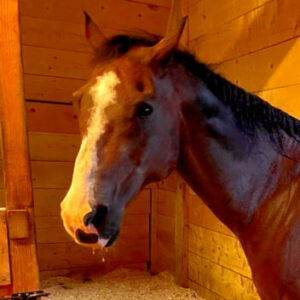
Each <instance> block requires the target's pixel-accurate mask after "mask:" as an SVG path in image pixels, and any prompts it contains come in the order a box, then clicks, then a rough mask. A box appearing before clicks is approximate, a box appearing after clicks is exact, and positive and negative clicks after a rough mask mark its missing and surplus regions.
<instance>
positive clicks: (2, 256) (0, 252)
mask: <svg viewBox="0 0 300 300" xmlns="http://www.w3.org/2000/svg"><path fill="white" fill-rule="evenodd" d="M0 232H1V234H0V261H1V267H0V286H4V285H9V284H10V283H11V278H10V262H9V250H8V247H9V245H8V243H9V240H8V235H7V225H6V211H5V209H4V208H0Z"/></svg>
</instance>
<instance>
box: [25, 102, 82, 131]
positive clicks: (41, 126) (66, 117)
mask: <svg viewBox="0 0 300 300" xmlns="http://www.w3.org/2000/svg"><path fill="white" fill-rule="evenodd" d="M26 111H27V126H28V130H29V131H40V132H56V133H70V134H79V124H78V120H77V115H76V113H75V111H74V109H73V107H72V106H70V105H60V104H49V103H35V102H26ZM53 120H55V122H53Z"/></svg>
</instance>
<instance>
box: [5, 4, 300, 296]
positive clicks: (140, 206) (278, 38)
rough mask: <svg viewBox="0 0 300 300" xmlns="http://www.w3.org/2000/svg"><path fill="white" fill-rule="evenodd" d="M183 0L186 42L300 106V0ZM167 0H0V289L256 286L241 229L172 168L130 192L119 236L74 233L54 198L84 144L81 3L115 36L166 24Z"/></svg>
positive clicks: (169, 290) (95, 292) (229, 71)
mask: <svg viewBox="0 0 300 300" xmlns="http://www.w3.org/2000/svg"><path fill="white" fill-rule="evenodd" d="M176 2H177V3H178V2H179V0H178V1H177V0H175V1H174V3H176ZM181 2H182V3H181V6H182V7H181V14H182V15H187V16H188V19H187V23H186V26H185V29H184V32H183V37H182V39H181V42H180V43H181V46H182V47H184V48H185V49H188V50H189V51H190V52H192V53H193V54H195V56H196V57H197V59H199V60H200V61H201V62H204V63H205V64H207V65H208V66H209V67H210V68H211V69H212V70H214V71H215V72H217V73H219V74H221V75H222V76H224V77H225V78H227V79H228V80H230V81H231V82H233V83H234V84H236V85H238V86H240V87H243V88H244V89H246V90H247V91H249V92H252V93H254V94H257V95H258V96H260V97H261V98H263V99H265V100H266V101H268V102H270V103H271V104H272V105H274V106H276V107H279V108H281V109H282V110H283V111H286V112H288V113H289V114H291V115H292V116H294V117H296V118H300V99H299V95H300V79H299V78H300V76H299V75H300V74H299V71H298V69H299V68H297V66H298V65H300V56H299V49H298V48H299V47H300V43H299V35H300V2H299V1H298V0H285V1H283V0H259V1H257V0H214V1H212V0H183V1H181ZM174 3H173V4H174ZM171 7H172V1H171V0H135V1H133V0H87V1H80V0H74V1H66V0H65V1H59V0H44V1H39V0H20V1H17V0H10V1H5V0H0V19H1V25H2V26H1V28H0V30H1V33H0V41H1V47H0V62H1V64H0V68H1V69H0V92H1V94H0V104H1V106H0V108H1V114H0V118H1V133H2V138H1V140H2V143H1V144H2V151H0V167H1V169H3V177H2V172H1V173H0V297H8V296H10V295H11V294H13V293H14V294H15V293H29V292H37V291H39V290H43V291H44V292H40V293H37V294H36V295H34V296H36V297H39V296H43V293H45V295H46V294H47V293H50V295H49V296H48V298H49V299H74V298H75V297H78V298H79V297H80V298H82V299H207V300H219V299H228V300H234V299H249V300H250V299H261V298H260V297H259V296H258V293H257V291H256V288H255V286H254V283H253V281H252V274H251V270H250V267H249V265H248V262H247V258H246V257H245V254H244V252H243V249H242V247H241V245H240V242H239V241H238V239H237V238H236V236H235V235H234V234H233V233H232V231H230V230H229V229H228V228H227V227H226V226H225V225H224V224H223V223H221V222H220V221H219V220H218V219H217V218H216V217H215V215H214V214H213V213H212V212H211V211H210V209H209V208H208V207H207V206H206V205H205V204H204V202H202V200H201V199H200V198H199V197H198V196H197V195H196V194H195V193H194V192H193V190H192V189H191V188H190V187H189V186H188V185H187V184H186V183H185V182H184V180H183V179H182V178H181V177H180V176H179V175H178V173H176V172H173V173H172V174H171V175H170V176H169V177H168V178H166V179H165V180H163V181H160V182H156V183H151V184H149V185H147V186H146V187H145V188H143V189H142V191H141V192H140V193H139V194H138V196H136V197H135V199H134V200H133V201H132V202H130V204H129V205H128V206H127V207H126V212H125V216H124V219H123V225H122V229H121V234H120V237H119V239H118V241H117V242H116V244H114V245H113V246H112V247H108V248H104V249H98V248H97V249H91V248H86V247H83V246H81V245H78V244H76V243H75V242H74V240H73V239H72V238H71V237H70V236H69V235H68V234H67V232H66V231H65V229H64V227H63V223H62V220H61V216H60V203H61V201H62V200H63V198H64V196H65V195H66V193H67V191H68V189H69V187H70V183H71V179H72V173H73V167H74V161H75V158H76V155H77V152H78V150H79V147H80V134H79V125H78V115H77V111H76V110H75V109H74V108H73V106H72V94H73V92H74V91H76V90H78V89H79V88H80V87H81V86H83V85H84V84H85V81H86V79H87V78H88V76H89V72H90V61H91V59H92V52H93V51H92V49H91V48H90V46H89V44H88V43H87V41H86V38H85V30H84V14H83V11H85V12H87V13H88V14H89V16H90V17H91V18H92V19H93V20H94V22H95V23H96V24H97V25H98V27H99V28H100V29H101V30H102V31H103V33H104V34H105V35H106V36H107V37H111V36H114V35H117V34H127V35H133V34H135V33H141V32H143V33H144V32H147V33H150V34H152V35H155V36H157V37H163V36H164V35H165V32H166V29H167V24H168V18H169V15H170V14H171V12H172V13H174V10H175V9H174V8H173V9H171ZM24 99H25V100H24ZM150 274H151V275H150ZM156 274H158V275H156ZM153 275H155V276H153ZM23 297H25V298H14V299H29V295H27V296H26V295H25V296H24V295H23ZM26 297H27V298H26ZM8 299H10V298H8ZM30 299H31V298H30ZM295 300H296V299H295Z"/></svg>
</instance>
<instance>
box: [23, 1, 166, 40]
mask: <svg viewBox="0 0 300 300" xmlns="http://www.w3.org/2000/svg"><path fill="white" fill-rule="evenodd" d="M20 3H21V14H22V16H27V17H34V18H41V19H47V20H57V21H63V22H70V23H77V24H83V23H84V18H83V14H82V11H84V10H85V11H87V12H88V13H89V14H90V15H91V17H92V18H93V19H94V20H95V22H96V23H98V25H99V26H100V27H101V28H102V27H106V28H107V27H110V28H113V29H122V30H132V29H135V30H137V31H140V32H142V31H146V32H151V33H154V34H159V35H163V34H164V33H165V30H166V23H167V17H168V14H169V8H167V7H163V6H158V5H155V4H144V3H138V2H136V1H124V0H113V1H111V0H101V1H96V0H91V1H86V2H82V1H79V0H74V1H72V3H70V4H68V3H62V2H61V1H59V0H47V1H43V2H41V1H38V0H32V1H25V0H21V2H20ZM124 12H126V17H124Z"/></svg>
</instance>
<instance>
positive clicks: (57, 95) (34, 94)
mask: <svg viewBox="0 0 300 300" xmlns="http://www.w3.org/2000/svg"><path fill="white" fill-rule="evenodd" d="M85 82H86V81H85V80H80V79H69V78H61V77H51V76H40V75H31V74H24V92H25V98H26V99H31V100H41V101H53V102H64V103H71V102H72V100H73V97H72V94H73V93H74V92H75V91H77V90H78V89H79V88H80V87H81V86H83V85H84V84H85Z"/></svg>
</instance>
